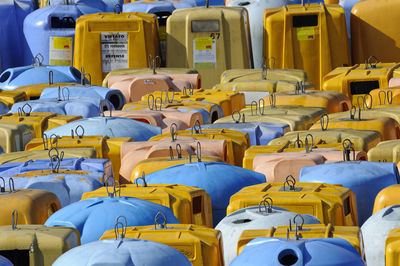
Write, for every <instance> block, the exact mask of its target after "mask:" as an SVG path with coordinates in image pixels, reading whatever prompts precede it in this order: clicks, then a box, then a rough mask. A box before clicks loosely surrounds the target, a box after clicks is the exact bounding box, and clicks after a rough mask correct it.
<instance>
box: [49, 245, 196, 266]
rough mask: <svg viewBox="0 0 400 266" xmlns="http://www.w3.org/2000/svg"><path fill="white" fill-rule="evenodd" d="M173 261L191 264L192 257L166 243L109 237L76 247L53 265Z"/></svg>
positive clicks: (140, 265) (182, 265) (181, 265)
mask: <svg viewBox="0 0 400 266" xmlns="http://www.w3.org/2000/svg"><path fill="white" fill-rule="evenodd" d="M166 262H171V263H172V262H173V264H174V265H176V266H189V265H191V263H190V262H189V260H188V259H187V258H186V257H185V256H184V255H183V254H182V253H180V252H179V251H177V250H176V249H174V248H171V247H168V246H167V245H164V244H160V243H157V242H153V241H147V240H141V239H130V238H125V239H107V240H100V241H95V242H92V243H88V244H85V245H82V246H80V247H76V248H74V249H72V250H70V251H68V252H66V253H65V254H63V255H62V256H60V257H59V258H58V259H57V260H56V261H55V262H54V264H53V265H54V266H68V265H77V266H89V265H90V266H91V265H99V264H104V263H108V264H113V265H137V266H145V265H154V266H162V265H165V263H166Z"/></svg>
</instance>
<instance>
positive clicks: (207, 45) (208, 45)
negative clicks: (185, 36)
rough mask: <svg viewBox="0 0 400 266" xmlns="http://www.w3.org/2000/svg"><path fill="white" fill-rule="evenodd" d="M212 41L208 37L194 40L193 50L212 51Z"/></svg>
mask: <svg viewBox="0 0 400 266" xmlns="http://www.w3.org/2000/svg"><path fill="white" fill-rule="evenodd" d="M212 48H213V39H212V38H210V37H204V38H196V39H195V50H212Z"/></svg>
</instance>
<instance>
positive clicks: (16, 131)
mask: <svg viewBox="0 0 400 266" xmlns="http://www.w3.org/2000/svg"><path fill="white" fill-rule="evenodd" d="M34 136H35V132H34V130H33V128H32V127H31V126H28V125H25V124H7V123H0V147H1V148H2V149H3V151H4V152H5V153H9V152H14V151H23V150H24V148H25V145H26V144H27V143H28V142H29V141H30V140H31V139H32V138H33V137H34Z"/></svg>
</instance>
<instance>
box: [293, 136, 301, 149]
mask: <svg viewBox="0 0 400 266" xmlns="http://www.w3.org/2000/svg"><path fill="white" fill-rule="evenodd" d="M293 145H294V147H295V148H301V147H303V141H302V140H301V139H300V135H299V133H297V137H296V140H295V141H294V142H293ZM300 145H301V146H300Z"/></svg>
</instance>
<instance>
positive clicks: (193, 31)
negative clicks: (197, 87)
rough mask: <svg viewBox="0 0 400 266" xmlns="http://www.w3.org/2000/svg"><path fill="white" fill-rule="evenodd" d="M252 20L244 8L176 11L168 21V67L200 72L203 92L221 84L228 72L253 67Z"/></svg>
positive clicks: (200, 8)
mask: <svg viewBox="0 0 400 266" xmlns="http://www.w3.org/2000/svg"><path fill="white" fill-rule="evenodd" d="M248 21H249V19H248V13H247V10H246V9H245V8H243V7H220V6H211V7H209V8H207V7H195V8H184V9H177V10H175V11H174V12H173V13H172V15H171V16H169V18H168V20H167V67H186V68H194V69H197V70H198V71H199V73H200V74H201V76H202V86H203V89H211V88H212V87H213V86H214V85H215V84H217V83H219V80H220V75H221V74H222V72H224V71H225V70H227V69H232V68H252V67H253V55H252V49H251V40H250V27H249V22H248ZM205 52H207V54H206V55H207V57H208V58H205V56H204V53H205Z"/></svg>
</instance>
